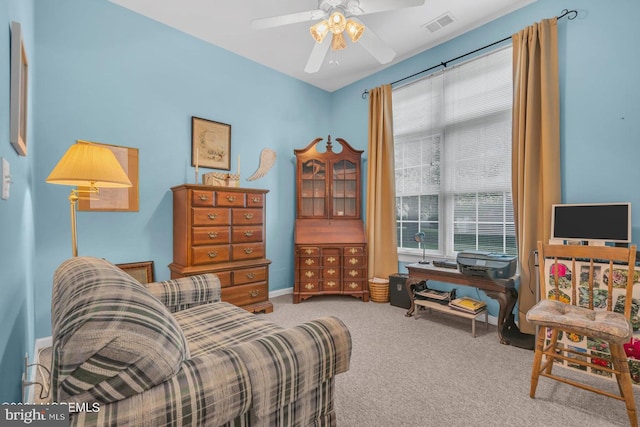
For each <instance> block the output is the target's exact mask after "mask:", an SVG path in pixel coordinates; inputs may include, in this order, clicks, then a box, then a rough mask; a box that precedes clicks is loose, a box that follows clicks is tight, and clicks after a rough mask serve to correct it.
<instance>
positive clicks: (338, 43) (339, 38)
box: [331, 33, 347, 50]
mask: <svg viewBox="0 0 640 427" xmlns="http://www.w3.org/2000/svg"><path fill="white" fill-rule="evenodd" d="M345 47H347V43H346V42H345V41H344V36H343V35H342V33H338V34H334V35H333V39H332V40H331V49H333V50H341V49H344V48H345Z"/></svg>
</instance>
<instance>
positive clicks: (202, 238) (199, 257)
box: [169, 184, 273, 313]
mask: <svg viewBox="0 0 640 427" xmlns="http://www.w3.org/2000/svg"><path fill="white" fill-rule="evenodd" d="M171 191H172V192H173V263H171V264H170V265H169V269H170V270H171V278H172V279H174V278H178V277H183V276H191V275H194V274H202V273H215V274H217V275H218V277H219V278H220V282H221V285H222V300H223V301H227V302H230V303H232V304H235V305H237V306H240V307H242V308H244V309H246V310H247V311H251V312H254V313H255V312H266V313H270V312H272V311H273V305H272V304H271V302H270V301H269V264H271V261H270V260H268V259H266V258H265V252H266V242H265V239H266V233H265V197H266V193H267V192H268V191H269V190H259V189H253V188H251V189H249V188H237V187H213V186H206V185H197V184H184V185H179V186H177V187H173V188H172V189H171Z"/></svg>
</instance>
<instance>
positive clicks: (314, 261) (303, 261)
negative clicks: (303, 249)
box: [298, 256, 322, 268]
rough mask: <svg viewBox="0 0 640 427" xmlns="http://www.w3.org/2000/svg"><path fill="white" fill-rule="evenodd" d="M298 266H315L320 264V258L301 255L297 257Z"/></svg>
mask: <svg viewBox="0 0 640 427" xmlns="http://www.w3.org/2000/svg"><path fill="white" fill-rule="evenodd" d="M298 260H299V265H300V268H316V267H320V266H321V265H322V258H319V257H308V256H302V257H299V258H298Z"/></svg>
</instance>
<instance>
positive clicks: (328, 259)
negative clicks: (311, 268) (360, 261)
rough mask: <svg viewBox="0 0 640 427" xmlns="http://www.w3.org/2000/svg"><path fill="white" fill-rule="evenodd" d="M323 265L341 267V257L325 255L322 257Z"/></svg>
mask: <svg viewBox="0 0 640 427" xmlns="http://www.w3.org/2000/svg"><path fill="white" fill-rule="evenodd" d="M322 265H324V266H332V267H335V266H338V267H339V266H340V256H339V255H335V254H329V255H324V256H323V257H322Z"/></svg>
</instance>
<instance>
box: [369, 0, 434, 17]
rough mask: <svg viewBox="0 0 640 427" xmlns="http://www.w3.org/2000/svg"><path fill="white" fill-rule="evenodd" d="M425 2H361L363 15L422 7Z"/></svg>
mask: <svg viewBox="0 0 640 427" xmlns="http://www.w3.org/2000/svg"><path fill="white" fill-rule="evenodd" d="M424 2H425V0H360V9H362V10H363V11H364V13H363V14H361V15H364V14H368V13H377V12H384V11H387V10H394V9H404V8H405V7H414V6H422V5H423V4H424Z"/></svg>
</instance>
